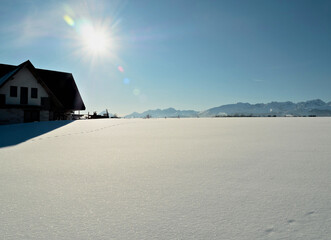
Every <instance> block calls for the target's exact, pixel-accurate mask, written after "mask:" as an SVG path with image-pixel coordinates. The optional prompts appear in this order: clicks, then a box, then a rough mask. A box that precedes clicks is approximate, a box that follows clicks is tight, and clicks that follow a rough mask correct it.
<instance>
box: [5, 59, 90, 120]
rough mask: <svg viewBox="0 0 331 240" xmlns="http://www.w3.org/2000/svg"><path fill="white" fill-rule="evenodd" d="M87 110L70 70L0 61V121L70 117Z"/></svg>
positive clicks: (28, 62)
mask: <svg viewBox="0 0 331 240" xmlns="http://www.w3.org/2000/svg"><path fill="white" fill-rule="evenodd" d="M75 110H85V105H84V102H83V100H82V98H81V96H80V94H79V91H78V88H77V86H76V83H75V81H74V78H73V76H72V74H71V73H65V72H57V71H50V70H43V69H36V68H35V67H34V66H33V65H32V63H31V62H30V61H26V62H24V63H22V64H20V65H18V66H13V65H5V64H0V124H7V123H22V122H34V121H49V120H64V119H71V115H72V113H73V111H75Z"/></svg>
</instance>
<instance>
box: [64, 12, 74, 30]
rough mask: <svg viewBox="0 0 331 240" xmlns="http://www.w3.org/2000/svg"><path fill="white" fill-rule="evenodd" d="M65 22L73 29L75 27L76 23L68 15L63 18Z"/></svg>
mask: <svg viewBox="0 0 331 240" xmlns="http://www.w3.org/2000/svg"><path fill="white" fill-rule="evenodd" d="M63 19H64V21H65V22H66V23H67V24H68V25H69V26H71V27H74V26H75V21H74V20H73V19H72V18H71V17H70V16H68V15H64V16H63Z"/></svg>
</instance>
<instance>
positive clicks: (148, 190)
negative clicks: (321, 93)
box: [0, 118, 331, 240]
mask: <svg viewBox="0 0 331 240" xmlns="http://www.w3.org/2000/svg"><path fill="white" fill-rule="evenodd" d="M51 130H52V131H51ZM0 147H1V148H0V239H205V240H209V239H249V240H254V239H331V118H234V119H231V118H218V119H148V120H142V119H132V120H125V119H123V120H115V119H114V120H110V119H109V120H108V119H104V120H85V121H83V120H82V121H75V122H42V123H31V124H18V125H8V126H0Z"/></svg>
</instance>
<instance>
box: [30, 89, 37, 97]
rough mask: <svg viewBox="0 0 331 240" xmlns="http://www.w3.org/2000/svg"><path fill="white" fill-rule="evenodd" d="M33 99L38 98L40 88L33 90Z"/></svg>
mask: <svg viewBox="0 0 331 240" xmlns="http://www.w3.org/2000/svg"><path fill="white" fill-rule="evenodd" d="M31 98H38V88H31Z"/></svg>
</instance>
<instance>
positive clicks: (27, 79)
mask: <svg viewBox="0 0 331 240" xmlns="http://www.w3.org/2000/svg"><path fill="white" fill-rule="evenodd" d="M10 86H17V97H11V96H10ZM21 87H27V88H28V104H27V105H33V106H40V105H41V98H42V97H48V94H47V92H46V91H45V89H44V88H43V87H42V86H41V85H40V84H39V83H38V81H37V79H36V78H35V77H34V76H33V75H32V73H31V72H30V70H29V69H27V68H26V67H25V68H23V69H21V70H20V71H19V72H18V73H17V74H16V75H15V76H14V78H13V79H11V80H9V81H7V82H6V83H5V85H4V86H2V87H1V88H0V94H5V95H6V104H20V96H21ZM31 88H37V89H38V97H37V98H31Z"/></svg>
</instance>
